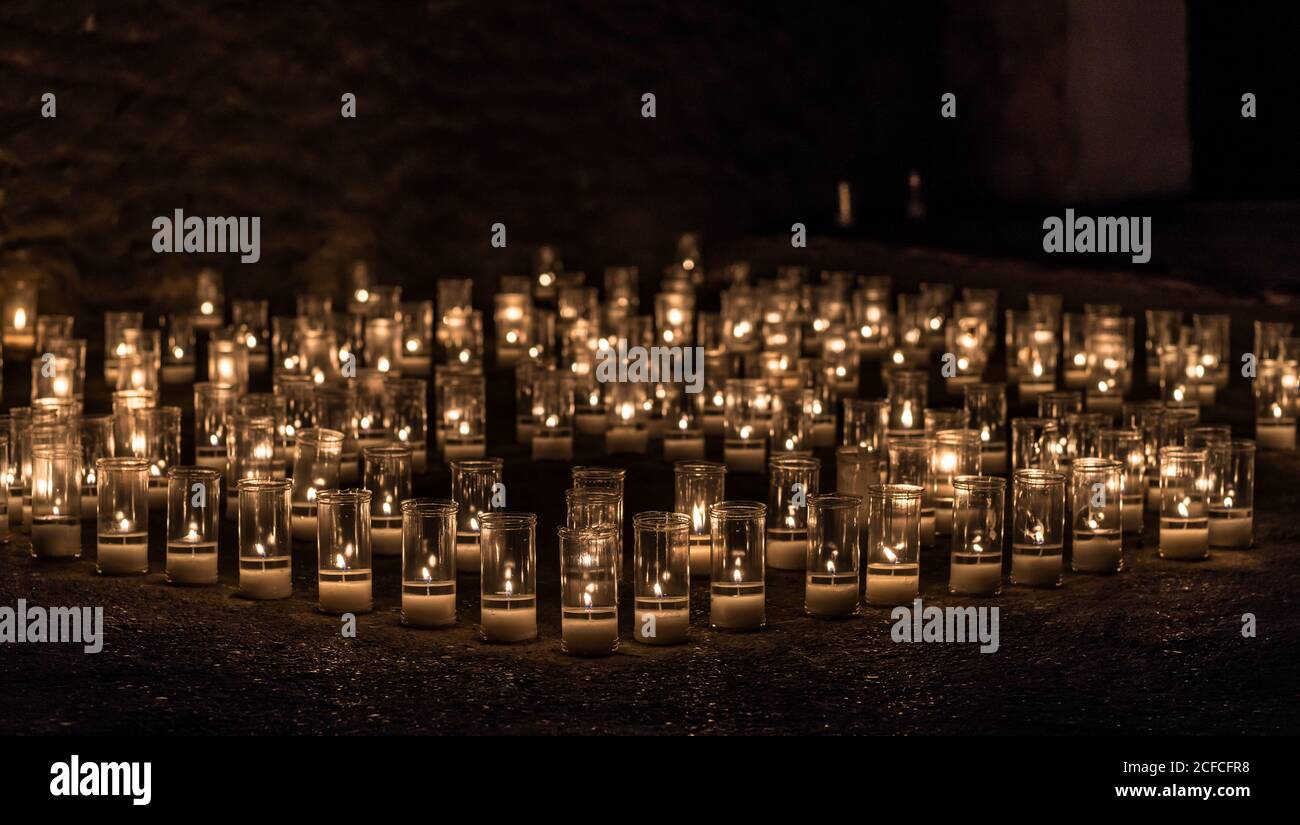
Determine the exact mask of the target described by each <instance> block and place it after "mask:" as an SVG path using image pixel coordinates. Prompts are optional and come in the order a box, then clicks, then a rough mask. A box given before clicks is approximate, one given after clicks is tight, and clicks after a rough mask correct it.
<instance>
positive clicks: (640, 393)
mask: <svg viewBox="0 0 1300 825" xmlns="http://www.w3.org/2000/svg"><path fill="white" fill-rule="evenodd" d="M648 400H649V395H648V391H647V385H646V384H644V383H639V382H630V381H628V382H618V381H616V382H612V383H607V384H605V453H606V454H608V455H613V454H615V453H636V454H642V453H645V451H646V446H647V444H648V443H649V439H650V431H649V420H648V416H647V410H646V406H647V401H648Z"/></svg>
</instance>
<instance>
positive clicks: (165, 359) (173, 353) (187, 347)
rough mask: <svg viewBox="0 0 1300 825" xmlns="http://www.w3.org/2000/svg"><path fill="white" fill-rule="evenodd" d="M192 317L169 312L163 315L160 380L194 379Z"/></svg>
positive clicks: (175, 382)
mask: <svg viewBox="0 0 1300 825" xmlns="http://www.w3.org/2000/svg"><path fill="white" fill-rule="evenodd" d="M195 349H196V347H195V336H194V319H192V318H191V317H190V316H189V315H182V314H180V313H175V312H169V313H167V315H165V316H164V317H163V351H162V380H163V382H164V383H167V384H188V383H189V382H191V381H193V380H194V351H195Z"/></svg>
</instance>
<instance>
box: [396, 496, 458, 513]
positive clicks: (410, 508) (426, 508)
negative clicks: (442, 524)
mask: <svg viewBox="0 0 1300 825" xmlns="http://www.w3.org/2000/svg"><path fill="white" fill-rule="evenodd" d="M401 510H402V515H406V514H408V513H409V514H411V515H415V516H454V515H456V514H457V513H459V512H460V503H459V502H456V501H452V500H451V499H449V498H408V499H406V500H405V501H403V502H402V505H401Z"/></svg>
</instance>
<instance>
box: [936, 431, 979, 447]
mask: <svg viewBox="0 0 1300 825" xmlns="http://www.w3.org/2000/svg"><path fill="white" fill-rule="evenodd" d="M931 438H933V439H934V443H935V445H936V446H937V445H939V444H943V445H945V446H949V445H953V446H963V444H962V442H963V441H969V442H975V443H976V444H979V443H982V439H981V438H980V431H979V430H966V429H963V430H939V431H938V432H936V433H933V434H932V435H931Z"/></svg>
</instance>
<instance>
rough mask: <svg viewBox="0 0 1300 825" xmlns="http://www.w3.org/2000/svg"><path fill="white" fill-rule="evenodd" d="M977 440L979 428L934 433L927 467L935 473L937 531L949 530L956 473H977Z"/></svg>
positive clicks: (935, 523)
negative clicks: (932, 449) (932, 451)
mask: <svg viewBox="0 0 1300 825" xmlns="http://www.w3.org/2000/svg"><path fill="white" fill-rule="evenodd" d="M980 444H981V441H980V434H979V431H978V430H940V431H939V432H937V433H935V434H934V453H933V454H932V457H931V459H930V468H931V472H932V473H933V474H934V529H935V533H937V534H938V535H943V536H947V535H951V534H952V526H953V509H952V502H953V495H954V491H953V486H952V482H953V479H955V478H956V477H957V476H969V475H978V474H979V471H980Z"/></svg>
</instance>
